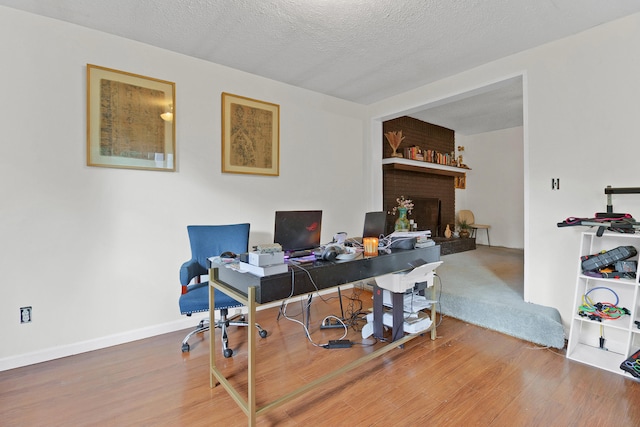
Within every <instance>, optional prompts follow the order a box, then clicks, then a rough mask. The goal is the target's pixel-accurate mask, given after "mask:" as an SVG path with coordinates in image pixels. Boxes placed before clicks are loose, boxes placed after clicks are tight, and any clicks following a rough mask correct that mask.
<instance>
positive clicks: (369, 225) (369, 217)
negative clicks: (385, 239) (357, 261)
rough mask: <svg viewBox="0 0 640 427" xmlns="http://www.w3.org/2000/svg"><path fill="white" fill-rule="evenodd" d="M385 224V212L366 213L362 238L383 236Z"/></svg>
mask: <svg viewBox="0 0 640 427" xmlns="http://www.w3.org/2000/svg"><path fill="white" fill-rule="evenodd" d="M386 222H387V214H386V212H383V211H380V212H367V213H366V214H365V216H364V229H363V230H362V237H380V236H384V234H385V225H386Z"/></svg>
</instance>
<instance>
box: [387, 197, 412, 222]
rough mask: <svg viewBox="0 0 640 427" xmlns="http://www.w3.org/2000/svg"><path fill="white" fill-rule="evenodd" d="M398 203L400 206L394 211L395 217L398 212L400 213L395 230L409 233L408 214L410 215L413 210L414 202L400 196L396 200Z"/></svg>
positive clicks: (394, 208) (395, 207)
mask: <svg viewBox="0 0 640 427" xmlns="http://www.w3.org/2000/svg"><path fill="white" fill-rule="evenodd" d="M396 202H397V203H398V205H397V206H394V207H393V210H392V213H393V215H395V214H396V212H397V213H398V219H396V222H395V225H394V230H395V231H409V227H410V225H409V219H408V218H407V214H410V213H411V210H412V209H413V201H412V200H410V199H406V198H405V197H404V196H400V197H398V198H397V199H396Z"/></svg>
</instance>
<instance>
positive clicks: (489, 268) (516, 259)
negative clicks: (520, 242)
mask: <svg viewBox="0 0 640 427" xmlns="http://www.w3.org/2000/svg"><path fill="white" fill-rule="evenodd" d="M441 259H442V261H444V263H443V264H442V265H441V266H440V267H439V268H438V270H437V273H438V276H439V277H440V279H441V282H442V295H441V299H440V302H441V307H440V310H441V311H442V313H443V314H444V315H446V316H451V317H455V318H456V319H460V320H463V321H465V322H468V323H472V324H474V325H478V326H482V327H485V328H488V329H492V330H495V331H498V332H502V333H504V334H507V335H511V336H514V337H517V338H520V339H523V340H526V341H530V342H533V343H535V344H539V345H542V346H546V347H554V348H563V347H564V338H565V337H564V329H563V327H562V320H561V318H560V313H559V312H558V310H556V309H555V308H551V307H546V306H542V305H537V304H530V303H526V302H524V299H523V295H524V291H523V277H524V272H523V269H524V261H523V259H524V255H523V251H522V250H519V249H509V248H502V247H489V246H482V245H478V246H477V249H475V250H472V251H466V252H459V253H455V254H450V255H444V256H442V257H441ZM436 283H437V282H436Z"/></svg>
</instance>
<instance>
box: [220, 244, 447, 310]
mask: <svg viewBox="0 0 640 427" xmlns="http://www.w3.org/2000/svg"><path fill="white" fill-rule="evenodd" d="M418 259H422V260H424V261H426V262H435V261H439V260H440V246H438V245H436V246H430V247H428V248H419V249H412V250H403V249H395V250H393V252H392V253H390V254H381V255H378V256H376V257H363V256H362V255H360V256H359V257H358V258H356V259H353V260H348V261H340V260H336V261H320V260H318V261H315V262H313V263H307V264H303V265H302V267H303V268H304V269H305V270H307V271H308V272H309V274H307V272H305V271H304V270H302V269H301V268H298V267H297V266H294V265H289V271H288V272H287V273H282V274H274V275H272V276H265V277H258V276H254V275H253V274H250V273H240V272H238V271H236V270H233V269H231V268H226V267H222V268H219V269H217V281H218V282H220V283H222V284H223V285H226V286H228V287H230V288H233V289H235V290H236V291H238V292H240V293H241V294H243V295H245V296H246V295H248V289H249V287H251V286H254V287H255V288H256V302H257V303H258V304H265V303H268V302H273V301H279V300H283V299H286V298H289V297H291V296H295V295H303V294H308V293H311V292H314V291H316V290H321V289H326V288H331V287H334V286H339V285H344V284H345V283H352V282H357V281H358V280H365V279H369V278H372V277H376V276H381V275H383V274H388V273H393V272H397V271H403V270H408V269H410V268H411V266H410V264H409V263H411V262H412V261H415V260H418ZM309 275H310V276H311V277H312V278H313V281H312V280H311V279H310V278H309ZM314 283H315V286H314ZM316 287H317V288H316Z"/></svg>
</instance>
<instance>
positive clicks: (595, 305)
mask: <svg viewBox="0 0 640 427" xmlns="http://www.w3.org/2000/svg"><path fill="white" fill-rule="evenodd" d="M597 289H604V290H607V291H609V292H611V293H612V294H613V296H615V299H616V302H615V303H613V304H612V303H610V302H593V300H592V299H591V297H589V294H590V293H591V292H593V291H595V290H597ZM619 302H620V298H619V297H618V294H617V293H615V291H614V290H613V289H611V288H606V287H604V286H597V287H595V288H592V289H590V290H589V291H588V292H587V293H586V294H584V295H582V305H580V307H578V315H580V316H582V317H588V318H589V319H591V320H597V321H598V322H602V320H603V319H605V320H616V319H619V318H621V317H622V316H624V315H625V314H631V313H630V312H629V310H628V309H626V308H625V307H618V303H619Z"/></svg>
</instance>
